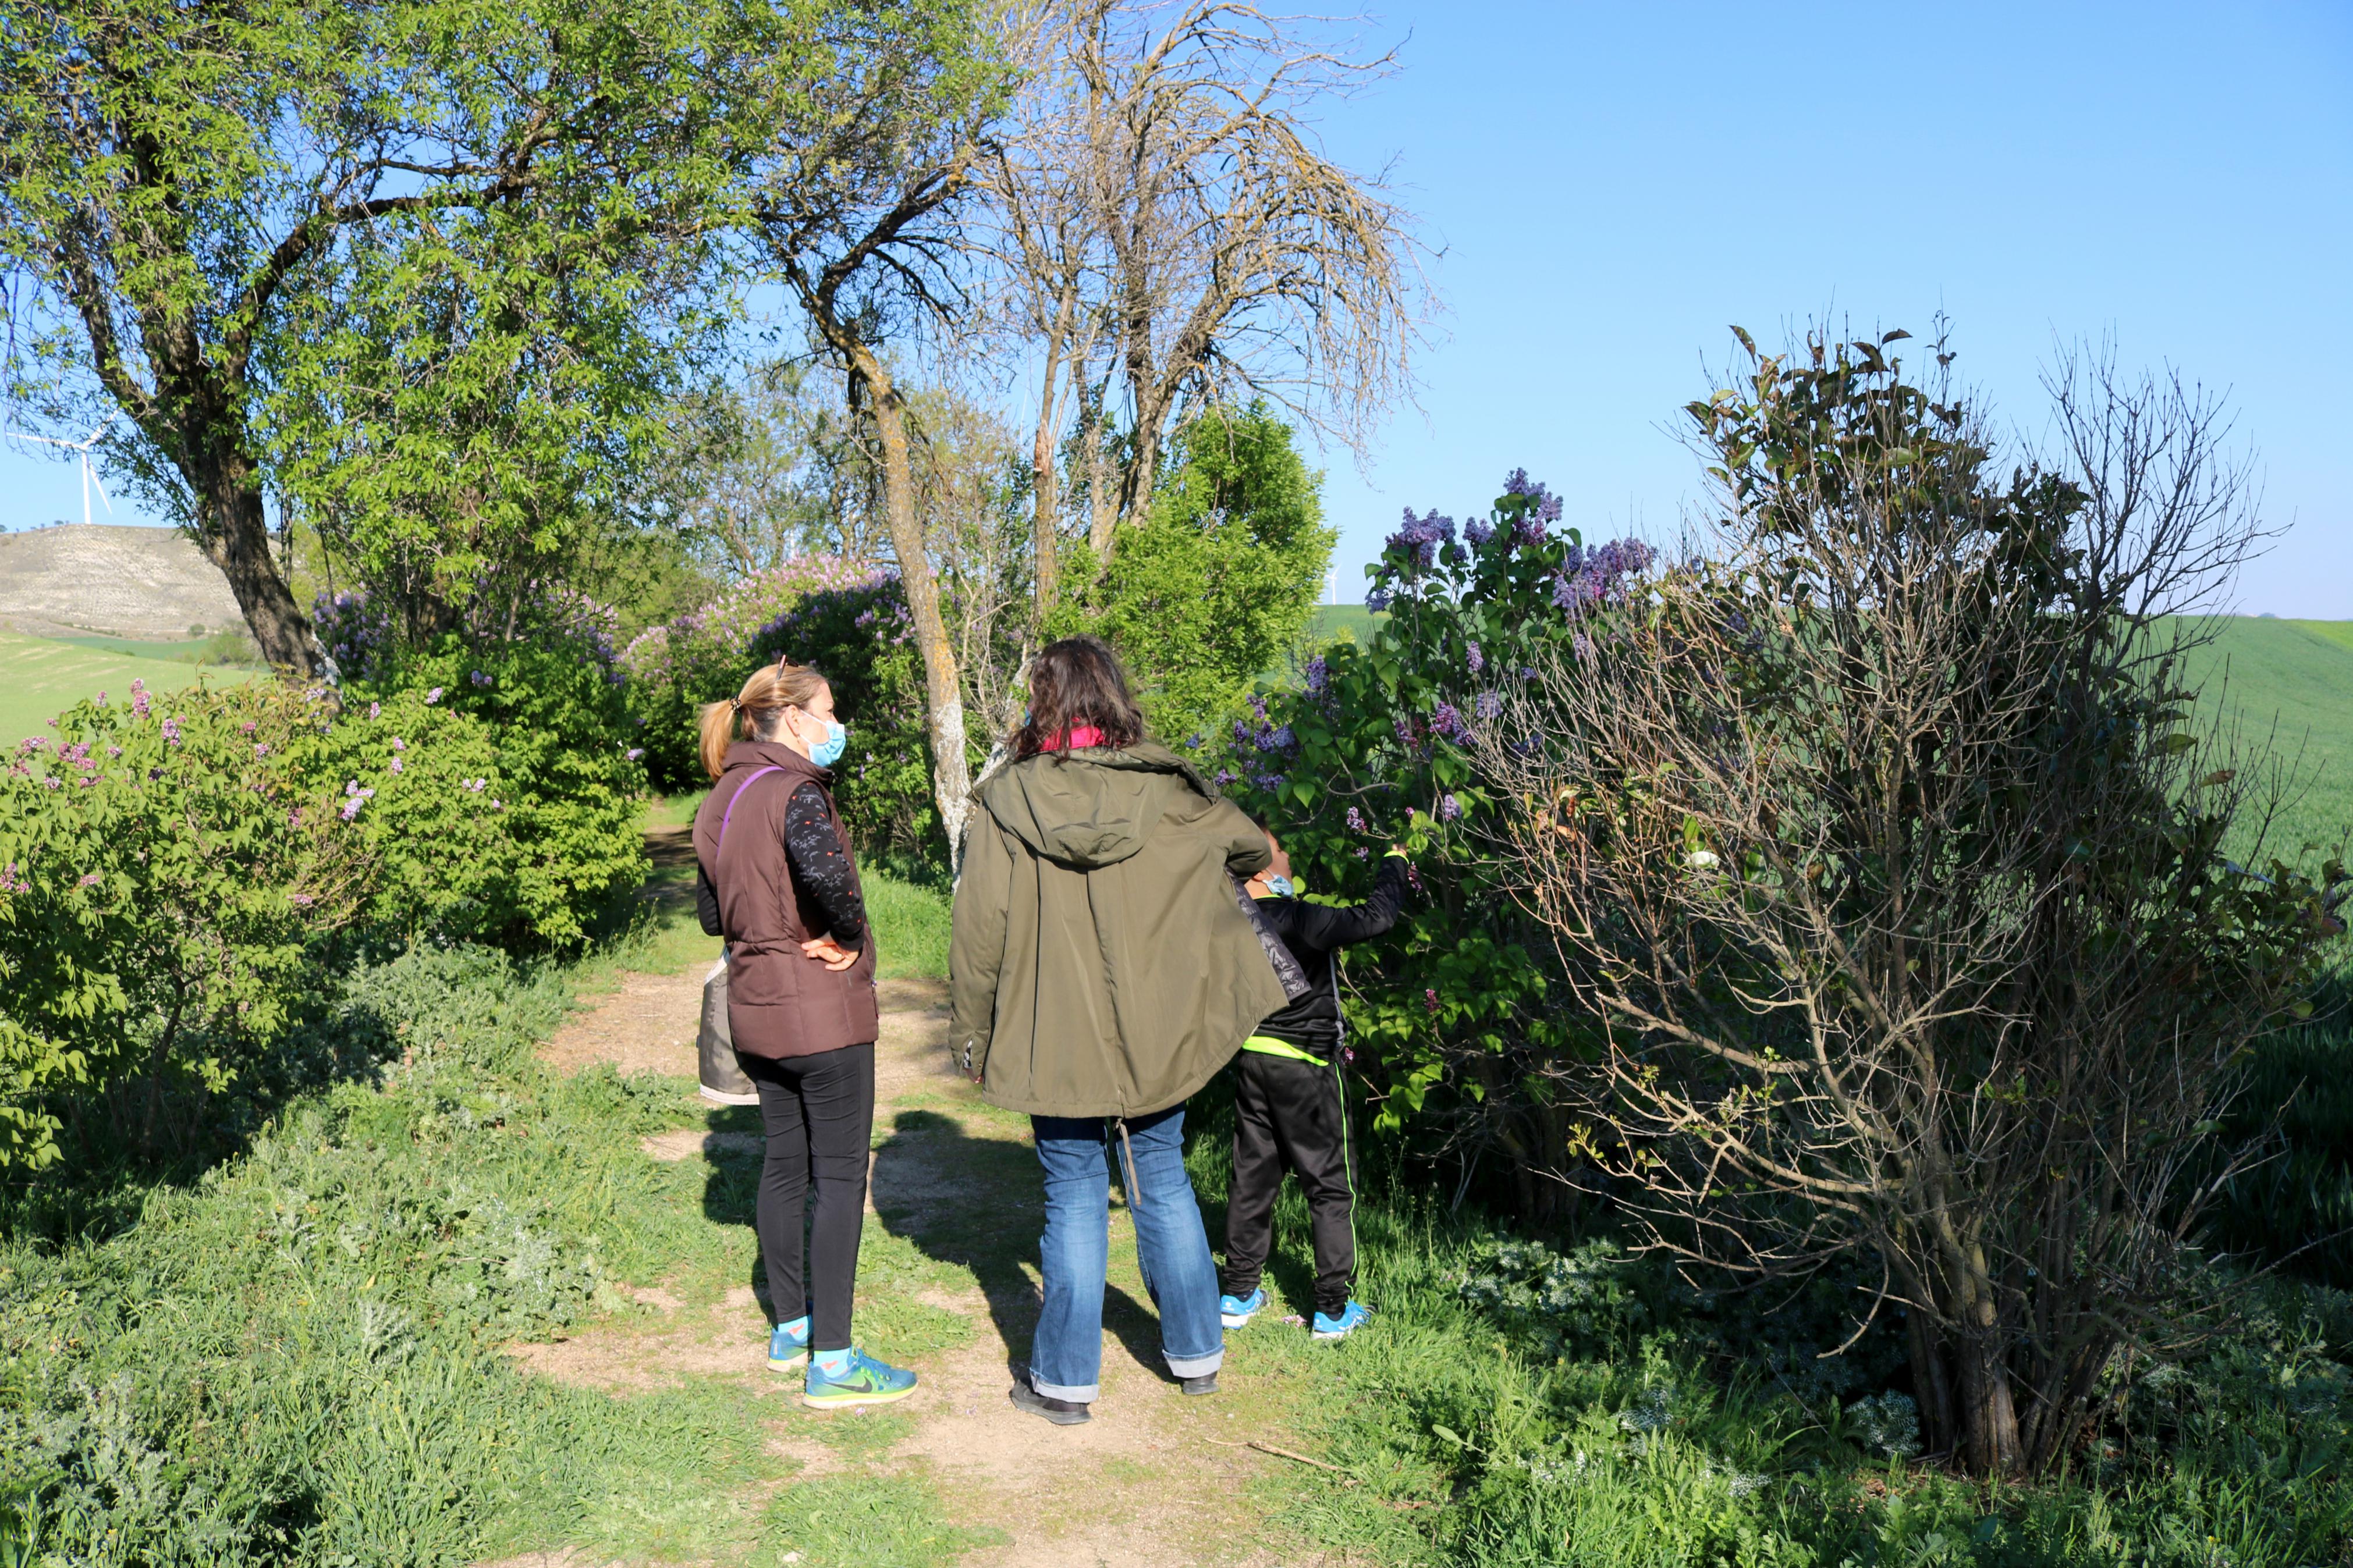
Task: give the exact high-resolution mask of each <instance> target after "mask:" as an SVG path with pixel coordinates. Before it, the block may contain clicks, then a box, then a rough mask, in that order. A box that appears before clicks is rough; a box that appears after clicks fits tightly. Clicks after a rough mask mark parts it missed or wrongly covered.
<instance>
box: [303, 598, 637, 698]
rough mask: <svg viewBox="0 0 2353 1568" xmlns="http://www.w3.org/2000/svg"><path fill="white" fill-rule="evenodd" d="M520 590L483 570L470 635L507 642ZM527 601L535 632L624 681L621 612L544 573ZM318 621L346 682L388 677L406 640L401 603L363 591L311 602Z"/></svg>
mask: <svg viewBox="0 0 2353 1568" xmlns="http://www.w3.org/2000/svg"><path fill="white" fill-rule="evenodd" d="M516 596H517V595H515V594H513V593H512V592H510V591H509V589H508V585H506V584H501V582H500V581H499V579H498V578H497V577H496V575H495V574H490V573H484V574H480V575H479V576H477V577H476V578H475V579H474V593H473V594H472V595H471V596H470V598H469V599H468V600H467V602H466V604H465V605H464V606H463V615H462V619H461V622H460V630H461V632H462V633H463V635H464V637H465V638H466V640H467V641H468V642H469V643H470V645H473V646H476V647H480V646H483V645H486V644H490V643H495V642H502V641H504V640H505V637H506V629H507V628H506V626H505V623H504V620H503V619H502V618H501V617H500V616H498V608H499V606H501V605H506V604H508V603H509V602H510V601H511V600H513V599H515V598H516ZM521 602H522V604H524V605H528V606H529V607H530V616H531V619H530V625H529V626H528V627H527V628H526V630H527V632H528V634H529V635H530V636H531V637H533V638H538V639H548V640H554V641H558V642H562V643H565V644H567V645H570V646H573V647H580V648H585V649H586V651H587V653H588V656H589V657H590V658H593V659H595V660H596V662H597V663H598V664H599V665H601V666H603V668H604V669H605V671H606V675H607V679H612V680H614V681H616V682H617V681H618V680H619V679H621V675H620V671H619V657H618V655H617V654H616V653H615V652H614V648H613V640H614V638H615V637H616V636H617V635H618V633H619V631H620V626H621V615H620V611H619V610H617V609H616V608H615V607H614V606H612V605H607V604H602V603H600V602H598V601H597V600H595V599H592V598H590V597H589V596H588V595H586V594H583V593H580V592H579V591H578V590H576V589H572V588H556V587H552V586H550V585H548V584H543V583H541V582H540V581H539V580H538V579H537V578H533V579H532V580H530V581H529V582H527V583H525V584H523V585H522V593H521ZM311 628H312V630H313V631H314V632H315V633H316V634H317V636H318V638H319V646H320V647H323V648H325V649H326V650H327V657H328V658H332V659H333V660H334V661H335V668H336V669H338V670H339V671H341V672H342V674H343V679H346V680H366V679H377V678H380V677H382V676H383V675H385V673H386V671H387V668H388V666H389V661H390V659H391V657H392V654H393V650H394V649H395V648H396V647H397V646H398V643H399V637H400V622H399V616H398V612H397V608H396V605H394V604H393V603H392V602H391V601H390V600H387V599H379V598H377V597H375V596H374V595H369V594H368V593H366V592H364V591H361V592H356V593H344V594H336V595H332V596H330V595H324V594H322V595H320V596H319V597H318V598H317V600H315V601H314V602H313V603H312V604H311ZM474 684H475V685H477V686H487V685H489V684H490V678H489V677H487V676H484V675H482V674H481V673H480V671H477V672H476V673H475V677H474Z"/></svg>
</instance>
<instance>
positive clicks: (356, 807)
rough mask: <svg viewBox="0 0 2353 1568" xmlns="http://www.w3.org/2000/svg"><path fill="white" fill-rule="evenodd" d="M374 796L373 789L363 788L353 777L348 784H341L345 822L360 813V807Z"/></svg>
mask: <svg viewBox="0 0 2353 1568" xmlns="http://www.w3.org/2000/svg"><path fill="white" fill-rule="evenodd" d="M374 799H375V791H374V790H372V789H363V788H362V787H361V786H360V781H359V780H357V779H353V780H352V781H351V782H350V783H349V784H345V785H343V820H344V821H345V822H349V821H352V820H353V818H355V817H357V816H359V814H360V807H362V806H364V805H366V804H367V803H368V802H370V801H372V800H374Z"/></svg>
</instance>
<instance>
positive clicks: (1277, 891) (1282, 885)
mask: <svg viewBox="0 0 2353 1568" xmlns="http://www.w3.org/2000/svg"><path fill="white" fill-rule="evenodd" d="M1266 890H1267V891H1268V892H1270V893H1272V894H1273V895H1274V896H1275V897H1276V898H1278V899H1292V898H1296V897H1298V896H1299V889H1296V888H1294V887H1293V886H1292V885H1291V879H1290V878H1288V877H1269V878H1268V879H1266Z"/></svg>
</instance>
